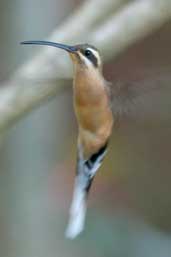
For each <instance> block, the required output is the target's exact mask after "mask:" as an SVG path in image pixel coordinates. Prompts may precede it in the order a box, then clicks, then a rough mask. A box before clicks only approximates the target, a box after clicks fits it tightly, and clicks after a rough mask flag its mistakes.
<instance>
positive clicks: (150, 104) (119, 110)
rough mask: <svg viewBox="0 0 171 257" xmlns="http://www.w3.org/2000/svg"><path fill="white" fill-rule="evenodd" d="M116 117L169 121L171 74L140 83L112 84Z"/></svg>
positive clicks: (119, 82) (112, 103)
mask: <svg viewBox="0 0 171 257" xmlns="http://www.w3.org/2000/svg"><path fill="white" fill-rule="evenodd" d="M110 88H111V105H112V110H113V114H114V117H117V118H119V119H120V118H121V119H122V117H127V118H136V119H138V120H141V119H142V120H144V119H151V118H153V119H157V120H159V119H168V118H169V117H170V110H171V101H170V99H171V74H163V75H159V74H155V75H154V76H153V77H148V78H145V79H143V80H140V81H128V82H123V81H116V82H113V83H112V86H110Z"/></svg>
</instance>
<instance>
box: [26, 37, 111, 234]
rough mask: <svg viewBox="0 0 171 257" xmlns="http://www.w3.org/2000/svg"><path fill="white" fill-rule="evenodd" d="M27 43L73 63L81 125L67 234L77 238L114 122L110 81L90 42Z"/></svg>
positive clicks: (76, 112) (76, 113)
mask: <svg viewBox="0 0 171 257" xmlns="http://www.w3.org/2000/svg"><path fill="white" fill-rule="evenodd" d="M21 44H24V45H46V46H50V47H56V48H60V49H63V50H65V51H66V52H68V54H69V56H70V58H71V60H72V63H73V67H74V69H73V105H74V111H75V115H76V119H77V124H78V139H77V165H76V175H75V182H74V192H73V199H72V203H71V208H70V217H69V222H68V227H67V230H66V236H67V237H68V238H70V239H74V238H75V237H76V236H78V235H79V234H80V233H81V232H82V231H83V229H84V223H85V216H86V210H87V196H88V193H89V191H90V188H91V185H92V181H93V178H94V177H95V174H96V172H97V170H98V169H99V167H100V166H101V164H102V161H103V158H104V157H105V155H106V153H107V149H108V144H109V140H110V137H111V134H112V127H113V123H114V118H113V113H112V109H111V96H110V88H109V85H108V84H109V83H108V82H107V81H106V80H105V78H104V76H103V71H102V66H103V63H102V58H101V56H100V53H99V51H98V50H97V48H96V47H94V46H92V45H90V44H87V43H86V44H77V45H66V44H61V43H56V42H50V41H39V40H29V41H23V42H21Z"/></svg>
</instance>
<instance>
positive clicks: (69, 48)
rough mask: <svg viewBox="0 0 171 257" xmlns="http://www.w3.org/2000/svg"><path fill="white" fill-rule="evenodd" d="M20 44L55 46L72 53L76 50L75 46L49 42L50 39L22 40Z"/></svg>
mask: <svg viewBox="0 0 171 257" xmlns="http://www.w3.org/2000/svg"><path fill="white" fill-rule="evenodd" d="M20 44H22V45H46V46H53V47H57V48H61V49H64V50H66V51H67V52H70V53H74V52H76V51H77V48H76V47H75V46H69V45H65V44H60V43H55V42H50V41H41V40H29V41H23V42H21V43H20Z"/></svg>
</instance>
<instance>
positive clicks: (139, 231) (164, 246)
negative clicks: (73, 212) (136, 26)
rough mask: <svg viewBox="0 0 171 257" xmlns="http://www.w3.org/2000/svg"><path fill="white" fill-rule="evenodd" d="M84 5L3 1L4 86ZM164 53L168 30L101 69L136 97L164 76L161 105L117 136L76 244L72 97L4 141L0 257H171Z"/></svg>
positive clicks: (170, 133) (168, 59) (123, 125)
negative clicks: (33, 43) (130, 86)
mask: <svg viewBox="0 0 171 257" xmlns="http://www.w3.org/2000/svg"><path fill="white" fill-rule="evenodd" d="M80 2H81V1H78V0H70V1H67V0H63V1H62V2H61V1H59V0H49V1H45V0H34V1H33V0H30V1H26V0H22V1H20V0H15V1H10V0H1V1H0V14H1V15H0V30H1V48H0V77H1V80H4V79H5V78H8V77H9V75H10V74H11V73H12V72H13V71H14V70H15V69H16V68H17V67H18V65H19V64H21V63H22V62H24V61H25V60H26V59H27V58H28V57H30V56H32V55H34V53H35V51H36V49H33V48H31V49H29V48H27V50H25V51H23V49H21V47H20V46H19V42H20V41H22V40H25V39H42V38H45V37H46V36H47V35H48V34H49V33H50V32H51V31H52V30H53V28H54V27H56V26H57V25H58V24H59V23H60V22H61V21H63V20H65V18H66V17H68V15H70V14H71V13H72V12H73V10H75V8H77V7H78V4H79V3H80ZM113 44H114V42H113ZM170 46H171V23H168V24H166V25H165V26H163V27H162V28H161V29H160V31H158V32H157V33H155V34H153V35H152V36H149V37H147V38H146V39H144V40H142V41H141V42H139V43H137V44H135V45H134V46H133V47H131V48H130V49H128V50H127V51H126V52H125V53H124V54H122V55H121V56H120V57H118V58H117V59H116V60H115V61H114V60H113V61H111V62H110V63H107V64H105V67H104V72H105V77H106V78H107V79H108V80H112V81H114V83H113V86H114V85H115V81H117V80H122V81H125V82H128V81H129V82H130V83H131V81H135V80H136V81H137V87H139V86H140V87H141V81H144V80H145V81H148V79H149V77H150V79H152V80H153V78H154V79H155V78H156V76H159V77H160V74H161V77H162V78H164V82H163V80H162V81H161V90H160V92H159V96H158V98H157V101H156V99H155V97H154V96H153V97H152V98H151V99H148V103H150V107H149V110H150V111H149V112H151V111H152V112H151V115H146V114H145V115H144V113H141V114H143V115H141V114H140V113H139V112H138V111H137V113H136V115H133V116H130V117H129V118H123V119H122V120H121V121H120V122H119V124H118V125H117V127H116V128H115V130H114V133H113V138H112V141H111V145H110V151H109V154H108V156H107V158H106V160H105V162H104V164H103V166H102V168H101V169H100V171H99V173H98V175H97V176H96V179H95V181H94V185H93V187H92V192H91V194H90V199H89V209H88V216H87V222H86V223H87V224H86V230H85V232H84V233H83V234H82V235H81V236H80V237H79V238H78V239H76V240H75V241H69V240H67V239H65V237H64V230H65V227H66V224H67V218H68V210H69V204H70V201H71V196H72V188H73V179H74V169H75V159H76V158H75V156H76V137H77V126H76V121H75V117H74V114H73V107H72V89H71V87H70V86H69V87H68V88H69V89H68V90H66V91H65V92H63V93H61V94H60V95H58V96H57V97H56V98H55V99H53V100H51V101H49V102H48V103H46V104H44V105H43V106H41V107H40V108H39V109H37V110H36V111H34V112H32V113H31V114H29V115H28V116H27V117H26V118H23V119H22V120H21V121H20V122H19V123H17V124H16V125H15V126H13V127H12V128H11V129H10V130H9V131H8V132H7V135H6V137H5V138H4V139H2V140H1V148H0V151H1V154H0V203H1V211H0V256H2V257H27V256H28V257H44V256H49V257H53V256H60V257H67V256H75V257H76V256H91V257H96V256H98V257H100V256H101V257H104V256H108V257H110V256H111V257H113V256H118V257H121V256H122V257H124V256H125V257H129V256H130V257H144V256H146V257H153V256H155V257H169V256H171V237H170V231H171V219H170V217H171V172H170V170H171V157H170V146H171V129H170V128H171V116H170V109H169V108H170V105H169V103H170V97H171V92H170V91H169V90H168V89H167V92H163V91H165V88H164V89H163V90H162V87H163V83H166V84H168V85H169V84H170V78H171V77H170V76H171V75H170V72H169V71H170V65H171V55H170ZM40 69H41V67H40ZM166 75H167V76H166ZM142 85H143V84H142ZM143 101H144V105H146V98H144V99H143ZM153 101H154V104H153ZM157 107H158V108H157ZM135 109H136V106H135ZM147 109H148V108H147ZM154 109H156V110H157V111H156V112H153V111H154ZM158 111H159V112H158Z"/></svg>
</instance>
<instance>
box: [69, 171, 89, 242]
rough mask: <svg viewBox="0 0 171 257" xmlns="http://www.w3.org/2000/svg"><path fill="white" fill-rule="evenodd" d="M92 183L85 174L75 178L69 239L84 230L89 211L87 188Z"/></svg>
mask: <svg viewBox="0 0 171 257" xmlns="http://www.w3.org/2000/svg"><path fill="white" fill-rule="evenodd" d="M90 183H91V179H90V178H89V177H88V176H87V175H86V174H85V173H84V172H81V173H78V174H77V176H76V178H75V185H74V194H73V199H72V204H71V209H70V217H69V223H68V227H67V230H66V237H67V238H70V239H74V238H75V237H76V236H78V235H79V234H80V233H81V232H82V231H83V229H84V223H85V216H86V209H87V188H88V187H89V185H90Z"/></svg>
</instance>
